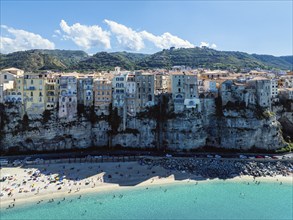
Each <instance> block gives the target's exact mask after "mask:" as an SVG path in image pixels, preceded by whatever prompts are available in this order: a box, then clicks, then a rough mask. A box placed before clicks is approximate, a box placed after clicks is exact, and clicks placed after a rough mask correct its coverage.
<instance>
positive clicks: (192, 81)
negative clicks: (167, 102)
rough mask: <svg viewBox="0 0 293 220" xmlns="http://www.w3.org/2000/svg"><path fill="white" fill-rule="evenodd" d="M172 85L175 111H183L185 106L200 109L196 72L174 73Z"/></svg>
mask: <svg viewBox="0 0 293 220" xmlns="http://www.w3.org/2000/svg"><path fill="white" fill-rule="evenodd" d="M171 85H172V89H171V91H172V97H173V103H174V111H175V112H180V111H183V110H184V107H186V108H195V109H197V110H199V105H198V104H199V100H198V90H197V75H196V74H193V73H185V72H177V73H172V75H171Z"/></svg>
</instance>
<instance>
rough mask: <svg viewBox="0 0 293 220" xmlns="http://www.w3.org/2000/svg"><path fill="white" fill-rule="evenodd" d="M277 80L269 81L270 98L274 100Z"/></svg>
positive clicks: (276, 94) (276, 91) (276, 92)
mask: <svg viewBox="0 0 293 220" xmlns="http://www.w3.org/2000/svg"><path fill="white" fill-rule="evenodd" d="M278 88H279V86H278V79H271V97H272V98H276V97H277V96H278Z"/></svg>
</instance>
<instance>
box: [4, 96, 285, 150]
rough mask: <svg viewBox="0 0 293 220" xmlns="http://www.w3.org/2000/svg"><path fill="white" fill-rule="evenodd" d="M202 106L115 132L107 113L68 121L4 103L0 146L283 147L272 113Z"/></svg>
mask: <svg viewBox="0 0 293 220" xmlns="http://www.w3.org/2000/svg"><path fill="white" fill-rule="evenodd" d="M201 105H202V106H201V109H202V112H200V113H199V112H195V111H194V110H189V111H186V112H184V113H182V114H180V115H175V116H174V115H173V116H172V117H166V118H165V119H164V120H158V118H155V117H149V116H148V115H145V116H143V117H128V118H127V120H126V122H127V123H126V129H125V130H124V131H123V129H122V125H120V127H119V128H118V131H117V132H112V131H111V125H110V124H109V122H108V120H107V118H98V119H97V120H96V121H95V122H94V123H93V122H92V121H90V120H88V119H87V118H86V117H76V119H75V120H74V121H66V120H61V119H58V117H57V116H56V113H51V115H50V118H49V119H48V118H47V119H45V118H44V117H43V116H39V117H35V118H29V120H27V118H25V117H23V114H22V110H21V108H20V107H16V106H10V107H8V106H5V107H3V106H2V109H1V112H2V114H0V122H1V123H2V126H0V132H1V133H0V134H1V135H0V150H1V152H7V151H11V150H13V151H22V152H25V151H28V150H36V151H52V150H62V149H73V148H88V147H96V148H99V147H105V146H112V147H115V146H119V147H133V148H160V149H172V150H191V149H197V148H201V147H204V146H213V147H218V148H226V149H240V150H249V149H252V148H259V149H265V150H273V149H278V148H280V147H283V146H284V142H283V137H282V133H281V126H280V123H279V122H278V121H277V119H276V116H274V115H270V116H268V117H263V118H256V117H255V114H254V113H253V112H252V111H249V110H241V111H236V110H224V111H223V113H224V115H222V116H217V115H216V107H215V102H214V99H203V100H202V102H201ZM0 125H1V124H0Z"/></svg>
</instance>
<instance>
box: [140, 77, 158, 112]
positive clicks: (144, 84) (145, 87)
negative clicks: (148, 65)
mask: <svg viewBox="0 0 293 220" xmlns="http://www.w3.org/2000/svg"><path fill="white" fill-rule="evenodd" d="M135 82H136V111H137V112H139V111H142V110H144V109H145V108H146V107H150V106H153V105H155V77H154V74H151V73H145V72H136V73H135Z"/></svg>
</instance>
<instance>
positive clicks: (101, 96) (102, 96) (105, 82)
mask: <svg viewBox="0 0 293 220" xmlns="http://www.w3.org/2000/svg"><path fill="white" fill-rule="evenodd" d="M93 91H94V104H95V109H96V112H97V114H98V115H99V114H101V113H104V114H108V110H109V105H110V103H111V102H112V82H111V81H110V80H109V79H106V78H102V77H101V78H97V79H94V89H93Z"/></svg>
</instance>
